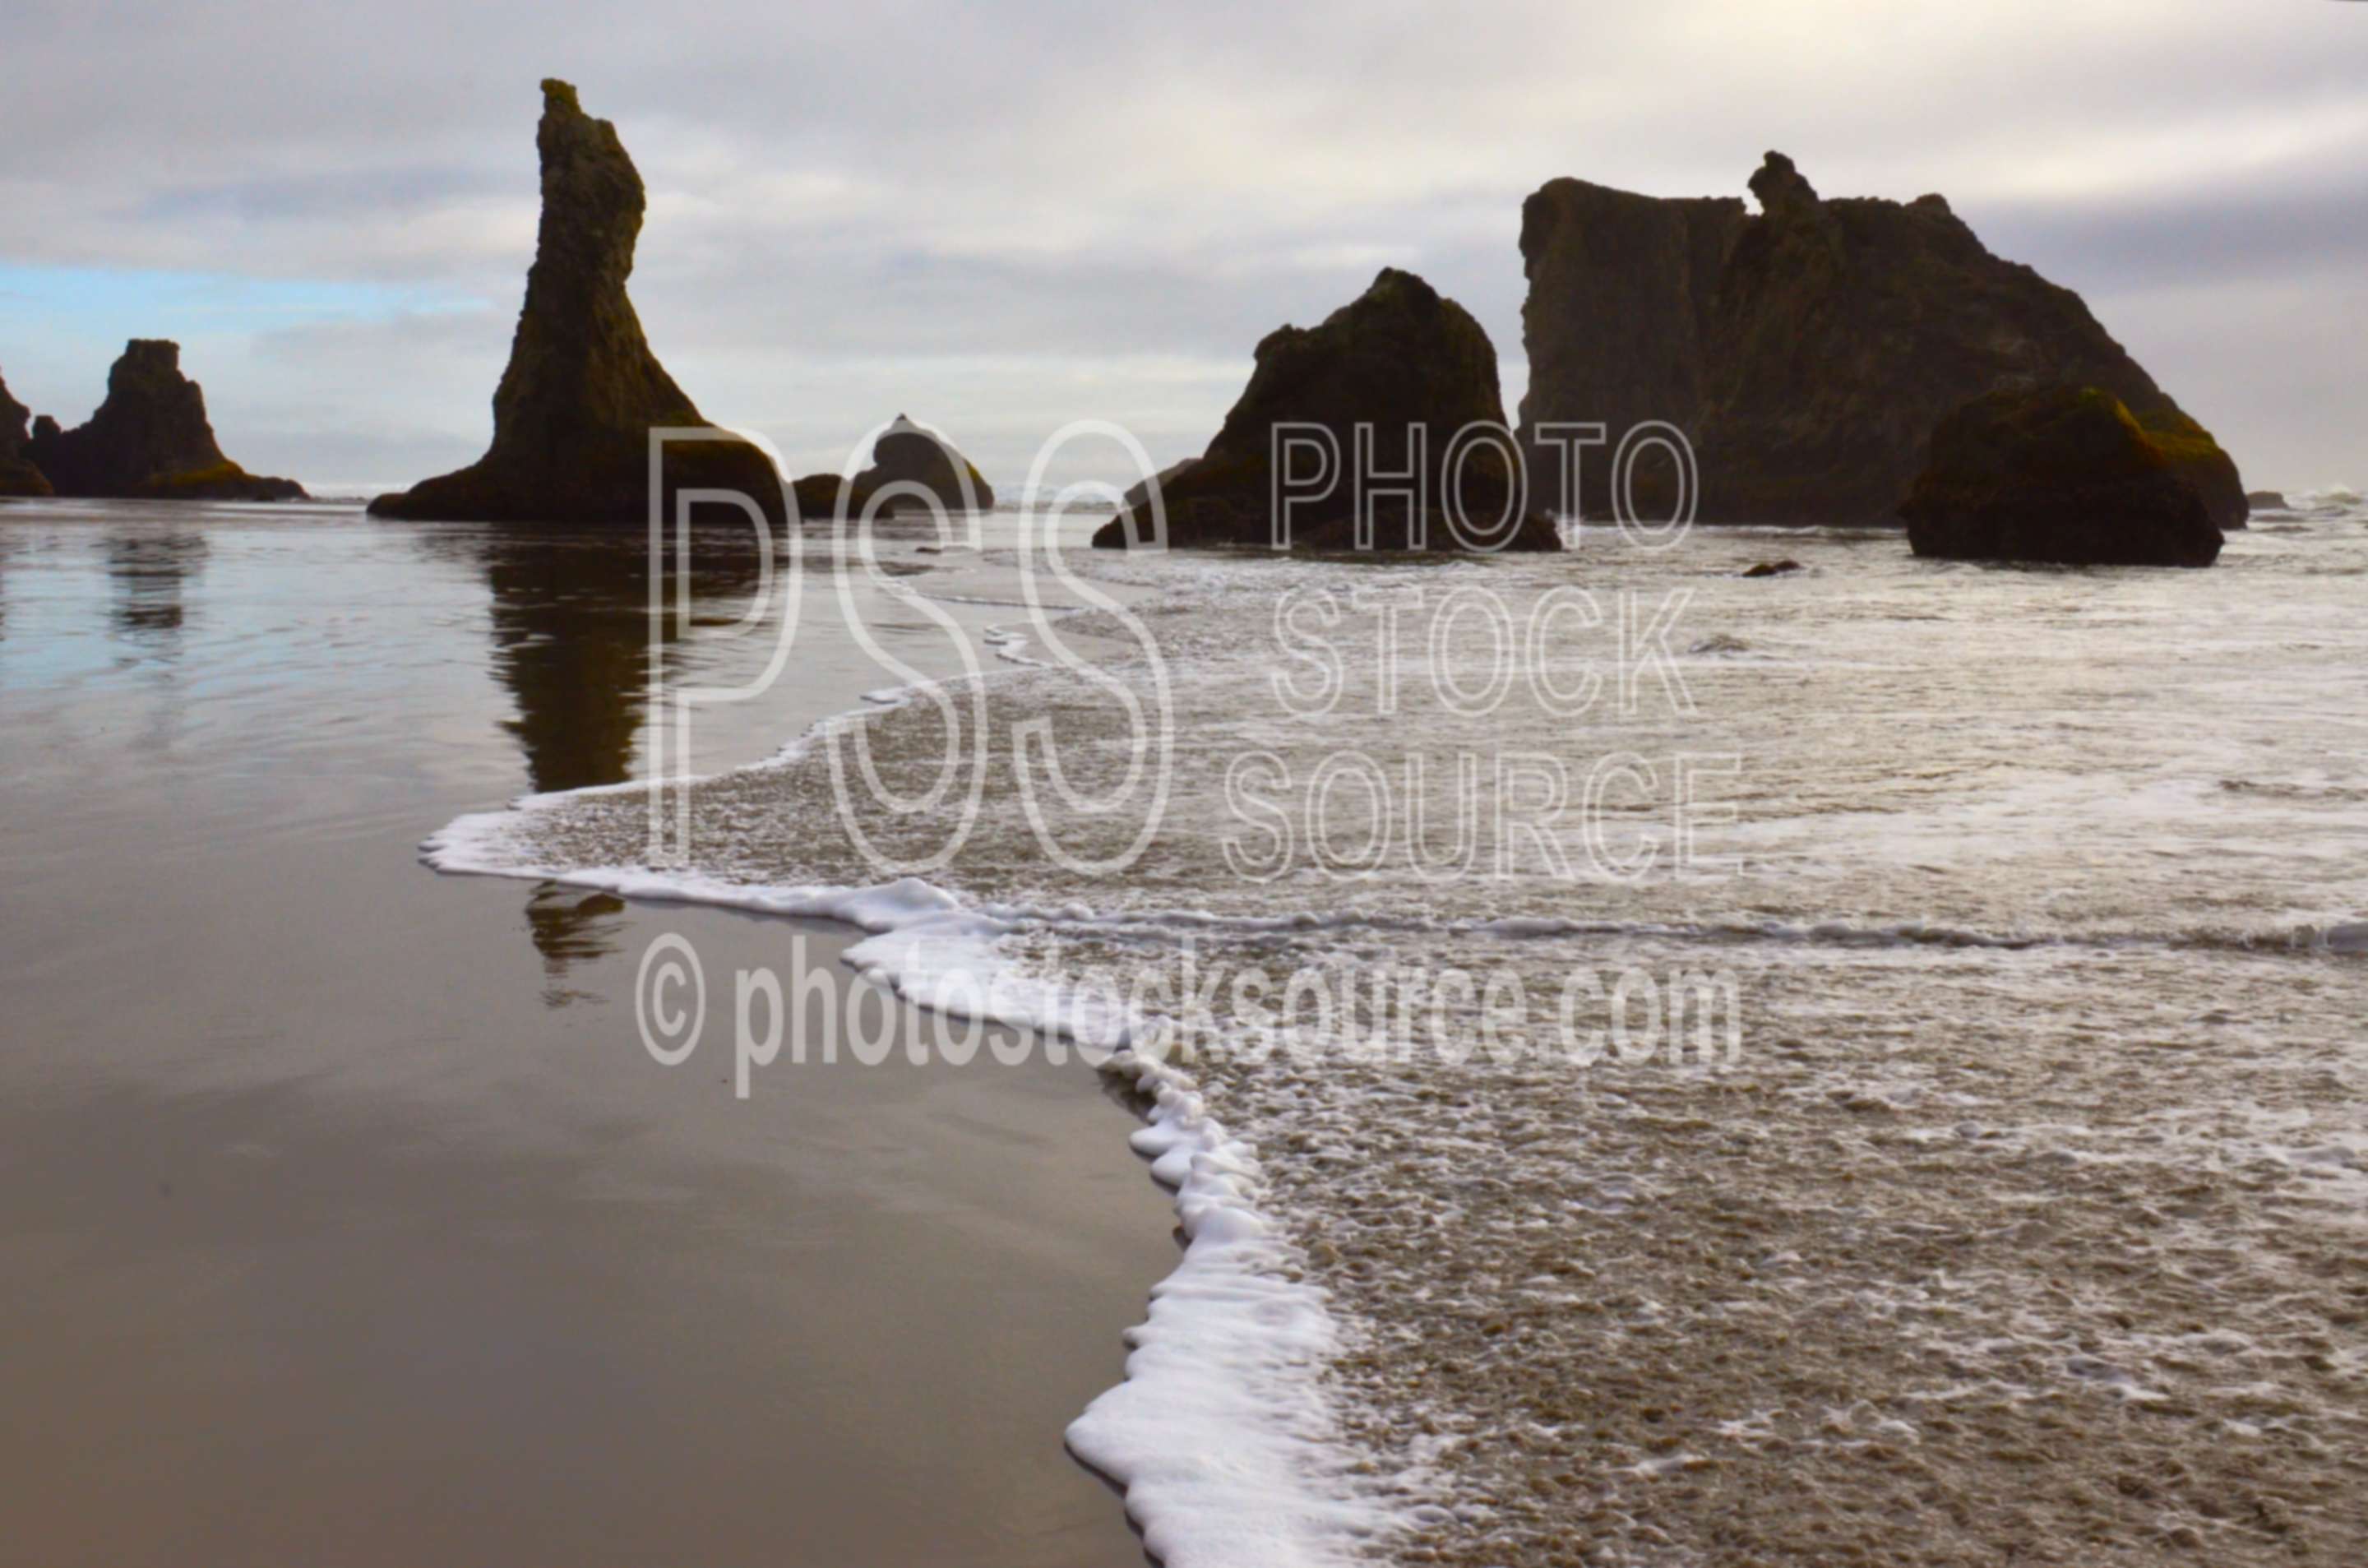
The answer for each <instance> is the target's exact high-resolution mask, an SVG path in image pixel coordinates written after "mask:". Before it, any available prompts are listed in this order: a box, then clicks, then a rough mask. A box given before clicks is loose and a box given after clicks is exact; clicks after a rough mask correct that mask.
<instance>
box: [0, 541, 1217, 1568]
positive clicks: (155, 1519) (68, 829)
mask: <svg viewBox="0 0 2368 1568" xmlns="http://www.w3.org/2000/svg"><path fill="white" fill-rule="evenodd" d="M908 553H909V552H908ZM700 559H701V560H702V561H706V562H714V563H715V564H716V570H714V571H713V572H712V573H711V574H707V575H705V576H702V578H701V579H700V594H699V596H698V598H697V600H696V604H695V610H696V613H697V616H698V618H699V619H700V620H701V621H702V622H715V621H720V620H727V619H731V618H732V617H733V616H734V615H736V614H737V612H738V610H739V608H740V605H739V599H740V597H741V596H742V595H744V594H745V593H746V591H747V587H748V585H749V583H750V582H751V581H752V575H751V574H752V571H753V562H751V561H750V560H749V559H748V558H747V555H746V549H745V547H741V548H736V549H735V548H734V545H733V543H732V542H731V541H730V540H706V541H702V543H701V550H700ZM921 563H922V562H920V560H919V559H918V558H914V559H912V560H909V561H908V562H907V564H908V565H912V566H917V565H919V564H921ZM947 570H949V572H951V571H952V570H954V568H952V567H951V564H949V565H948V567H947ZM646 586H647V581H646V562H645V560H644V558H643V554H642V546H641V541H640V540H635V539H624V540H620V539H615V538H603V537H598V536H594V537H576V538H569V537H539V538H534V539H520V538H518V537H516V536H514V535H505V534H501V533H497V532H493V531H489V530H481V529H471V528H418V527H411V526H404V525H388V524H378V523H370V522H368V521H366V520H364V519H363V518H362V517H359V515H358V514H357V513H356V512H354V511H353V510H352V509H350V508H334V507H285V508H280V507H273V508H237V507H211V506H198V507H171V506H130V505H99V504H91V505H79V506H78V505H71V504H64V505H43V506H7V507H0V733H5V734H6V737H7V741H6V749H5V753H0V780H5V797H4V798H5V799H6V802H7V806H8V810H7V812H6V815H5V819H0V855H5V858H6V866H7V872H8V876H7V883H6V891H5V892H0V1278H5V1279H6V1282H7V1288H6V1290H5V1291H0V1345H5V1346H6V1355H5V1356H0V1474H5V1477H6V1479H5V1480H0V1521H5V1523H0V1560H6V1561H8V1562H43V1563H64V1562H93V1563H97V1562H105V1563H109V1564H125V1563H142V1562H155V1563H166V1562H271V1561H313V1562H343V1563H364V1562H388V1563H407V1564H408V1563H418V1562H569V1563H600V1562H615V1563H627V1562H633V1563H646V1562H659V1561H696V1562H730V1563H745V1564H751V1565H754V1564H760V1563H761V1564H767V1565H774V1564H780V1563H800V1562H803V1563H814V1564H829V1565H831V1568H837V1565H838V1564H842V1563H847V1562H946V1563H954V1562H961V1563H975V1564H982V1565H985V1564H1004V1563H1013V1562H1030V1563H1035V1562H1060V1563H1074V1564H1077V1565H1079V1568H1086V1565H1091V1564H1106V1565H1119V1564H1124V1563H1129V1562H1135V1563H1139V1562H1141V1561H1142V1556H1141V1551H1140V1548H1139V1546H1138V1544H1137V1542H1136V1541H1135V1540H1134V1538H1133V1535H1132V1534H1131V1533H1130V1532H1129V1531H1128V1529H1127V1528H1126V1527H1125V1524H1124V1522H1123V1518H1122V1516H1121V1512H1120V1509H1119V1507H1118V1506H1117V1505H1116V1503H1115V1501H1114V1499H1113V1498H1112V1497H1111V1495H1110V1492H1109V1489H1108V1487H1107V1486H1106V1484H1105V1483H1103V1482H1102V1481H1101V1480H1100V1479H1099V1478H1098V1477H1096V1476H1094V1475H1092V1474H1090V1473H1089V1472H1087V1471H1085V1470H1084V1469H1082V1468H1081V1467H1080V1466H1078V1465H1077V1464H1076V1462H1075V1461H1074V1460H1072V1459H1071V1458H1070V1457H1069V1456H1068V1455H1067V1454H1066V1453H1065V1452H1064V1450H1063V1449H1062V1445H1061V1429H1062V1427H1063V1426H1064V1424H1065V1423H1066V1422H1067V1421H1068V1420H1069V1418H1070V1417H1071V1416H1072V1415H1075V1414H1076V1411H1077V1410H1078V1409H1079V1408H1080V1407H1082V1406H1083V1405H1084V1403H1086V1402H1087V1400H1088V1399H1090V1398H1091V1397H1092V1396H1093V1395H1094V1394H1095V1393H1096V1392H1099V1390H1100V1389H1102V1388H1103V1387H1105V1386H1106V1385H1108V1384H1109V1383H1110V1382H1111V1381H1114V1380H1115V1379H1116V1378H1117V1377H1118V1375H1119V1371H1120V1367H1121V1356H1122V1346H1121V1343H1120V1339H1119V1333H1120V1330H1121V1328H1122V1327H1123V1326H1124V1324H1127V1323H1128V1322H1130V1321H1132V1319H1133V1317H1135V1316H1136V1315H1138V1314H1139V1312H1140V1311H1141V1304H1142V1300H1143V1295H1144V1290H1146V1289H1147V1288H1148V1287H1149V1286H1150V1284H1151V1283H1152V1282H1153V1281H1154V1280H1155V1279H1156V1278H1157V1277H1158V1276H1159V1275H1160V1274H1161V1273H1163V1272H1164V1271H1165V1270H1167V1268H1169V1267H1172V1266H1173V1263H1174V1258H1175V1248H1174V1245H1173V1244H1172V1242H1171V1241H1170V1239H1169V1235H1168V1227H1169V1224H1170V1218H1169V1213H1168V1208H1167V1203H1166V1202H1165V1201H1164V1199H1162V1197H1161V1196H1160V1194H1159V1193H1158V1191H1157V1189H1156V1187H1153V1186H1152V1184H1151V1183H1150V1182H1148V1181H1147V1180H1146V1179H1145V1178H1144V1174H1143V1170H1142V1166H1141V1165H1140V1162H1138V1161H1137V1160H1136V1159H1135V1158H1134V1157H1133V1155H1132V1154H1131V1153H1129V1152H1128V1150H1127V1148H1126V1146H1125V1143H1124V1138H1125V1136H1126V1133H1127V1132H1128V1131H1129V1130H1130V1129H1131V1128H1132V1127H1133V1120H1132V1119H1131V1117H1130V1115H1129V1113H1128V1111H1127V1110H1126V1109H1124V1108H1121V1107H1119V1106H1116V1105H1113V1104H1111V1103H1110V1102H1109V1101H1108V1100H1107V1099H1106V1098H1105V1097H1104V1096H1101V1095H1100V1094H1099V1093H1098V1092H1097V1081H1096V1080H1095V1078H1094V1077H1093V1075H1092V1074H1089V1073H1087V1072H1085V1071H1084V1070H1083V1069H1080V1068H1077V1067H1076V1066H1075V1065H1074V1064H1072V1065H1071V1066H1070V1067H1069V1068H1067V1069H1065V1070H1063V1069H1059V1068H1055V1067H1054V1066H1053V1065H1052V1064H1051V1063H1049V1062H1042V1061H1041V1060H1032V1059H1031V1061H1030V1062H1029V1063H1028V1065H1027V1066H1026V1067H1025V1068H1024V1069H1019V1070H1012V1071H1002V1072H996V1073H993V1074H981V1073H969V1074H965V1073H961V1072H958V1071H955V1070H953V1069H951V1068H950V1067H946V1066H943V1065H924V1066H917V1067H916V1066H911V1065H908V1064H906V1062H905V1060H904V1058H903V1057H902V1056H901V1055H898V1056H896V1057H894V1058H892V1060H891V1061H890V1062H889V1063H888V1064H887V1065H885V1066H883V1067H882V1068H879V1069H867V1068H861V1067H860V1066H856V1065H849V1066H848V1068H847V1070H845V1071H837V1070H826V1069H825V1068H823V1067H821V1066H819V1065H811V1066H808V1067H805V1068H801V1069H799V1070H797V1071H796V1073H795V1074H791V1070H790V1069H789V1067H788V1066H787V1065H786V1064H785V1065H784V1066H783V1067H782V1068H781V1070H780V1072H779V1073H777V1074H774V1075H773V1076H771V1077H770V1078H768V1082H767V1084H766V1085H765V1088H766V1093H765V1094H764V1095H763V1096H761V1097H759V1098H757V1099H755V1100H752V1101H750V1102H747V1103H743V1102H741V1101H738V1100H736V1099H734V1097H733V1096H732V1090H731V1087H730V1076H731V1074H730V1070H729V1067H728V1065H727V1064H726V1062H725V1061H723V1060H717V1059H714V1058H713V1057H712V1056H708V1057H700V1058H698V1059H695V1060H694V1062H692V1063H690V1064H686V1065H685V1066H684V1067H682V1068H679V1069H675V1070H668V1069H665V1068H661V1067H659V1066H658V1065H656V1064H655V1062H652V1061H651V1060H650V1058H649V1056H648V1054H647V1053H646V1052H645V1051H644V1049H643V1044H642V1041H641V1040H640V1039H639V1038H638V1035H637V1033H636V1029H635V1023H634V1013H633V1006H632V997H633V994H634V989H635V982H636V966H637V964H638V962H639V960H640V958H641V955H642V953H643V949H644V947H645V946H646V945H647V944H648V943H649V941H650V940H651V939H652V938H653V937H655V936H658V935H660V934H661V933H666V932H678V933H680V934H682V935H684V936H685V937H687V938H688V939H689V940H691V941H692V942H693V943H694V944H695V945H696V947H697V949H698V950H699V951H700V953H701V954H702V955H703V957H704V958H705V960H706V961H707V962H708V963H709V964H710V965H711V966H713V969H714V971H715V972H716V980H715V982H714V983H715V984H716V985H717V986H718V987H719V994H720V997H721V998H722V999H720V1000H719V1001H718V1003H717V1004H716V1006H717V1007H718V1009H719V1010H721V1009H722V1008H723V1006H725V1002H726V1000H728V997H729V994H730V991H729V981H728V980H727V979H725V978H724V976H725V975H728V973H729V972H730V971H731V970H733V969H735V968H744V967H754V966H758V965H762V966H766V967H768V968H771V969H773V970H775V971H779V973H780V977H781V979H782V981H783V983H785V984H792V983H795V981H796V979H797V978H798V975H799V972H800V970H799V965H798V962H797V961H796V960H797V958H798V956H799V953H800V949H798V948H797V947H795V946H793V944H795V943H803V958H804V960H805V961H806V962H807V963H809V964H811V965H813V966H815V967H817V968H818V969H819V970H820V971H822V972H824V973H825V974H827V975H829V976H832V977H834V984H835V985H837V986H838V987H839V989H838V991H837V993H836V994H838V995H840V996H842V997H843V998H849V999H851V998H854V997H855V996H857V995H858V994H859V993H867V994H870V995H871V1002H872V1005H873V1006H875V1007H877V1008H878V1009H879V1010H880V1013H881V1015H882V1016H883V1017H889V1018H891V1019H893V1020H894V1028H896V1029H897V1030H898V1031H899V1034H900V1037H901V1035H902V1033H904V1032H905V1031H909V1030H910V1029H911V1028H913V1020H912V1015H911V1013H910V1010H909V1009H905V1008H901V1007H897V1006H892V1005H890V1004H889V1003H888V1001H887V999H886V998H885V997H884V996H883V995H882V994H880V993H878V991H877V989H876V988H871V987H863V986H862V985H861V984H860V982H859V981H858V980H857V979H856V977H855V976H854V975H853V973H852V971H848V970H847V969H846V968H845V967H844V966H843V965H842V964H841V963H840V961H839V958H840V955H841V954H842V952H843V951H844V949H845V948H846V946H847V944H848V940H849V939H850V937H849V934H848V932H847V931H846V930H845V929H844V928H843V927H837V926H813V925H810V924H804V925H796V926H792V925H790V924H787V923H783V922H779V921H755V920H750V919H747V918H746V917H743V916H739V915H731V914H727V913H723V912H720V911H714V910H697V909H687V908H683V907H680V906H670V907H667V906H629V905H627V904H625V903H621V902H620V901H619V900H616V899H613V898H608V897H604V896H600V895H598V894H587V893H586V892H581V891H579V890H574V889H567V888H562V887H557V886H553V885H547V884H542V883H539V882H525V883H521V882H511V881H487V880H476V879H461V878H448V877H438V876H437V875H435V874H434V873H433V872H432V871H430V870H428V869H426V868H424V867H423V866H421V865H420V863H419V858H418V850H417V846H418V843H419V841H420V840H421V838H423V837H424V836H425V835H427V834H428V833H429V832H431V831H433V830H434V829H436V828H437V827H438V826H440V825H441V824H443V823H445V822H446V821H448V820H450V818H451V817H452V816H454V815H456V814H457V813H459V812H463V811H467V810H472V809H482V808H484V807H487V806H491V805H495V804H497V803H498V802H500V801H504V800H506V799H507V798H509V797H511V796H513V795H516V794H518V793H520V792H522V791H526V790H553V789H564V788H571V787H575V786H579V785H596V784H601V783H608V782H612V781H615V780H617V779H620V778H624V777H626V776H627V775H628V774H629V772H630V771H631V770H632V769H635V768H638V767H643V766H645V764H646V759H647V756H648V753H649V749H650V736H651V733H652V730H651V715H650V710H649V706H648V704H647V702H646V701H645V699H644V692H643V684H644V681H645V679H646V677H647V675H648V673H649V672H648V669H647V665H648V659H649V650H648V638H647V632H646V624H647V622H646ZM836 600H837V596H836V595H833V594H817V596H816V608H817V611H818V612H819V611H821V610H827V609H835V608H836ZM856 606H857V608H858V610H859V612H860V614H861V615H862V616H863V617H864V619H865V620H866V623H867V625H868V626H869V627H870V628H871V631H873V633H874V635H875V636H876V638H877V639H878V640H879V641H880V642H882V644H883V645H885V646H886V647H888V648H890V649H892V650H897V651H901V653H902V654H903V655H904V656H905V657H906V658H907V659H909V660H912V661H914V662H916V663H918V664H922V665H928V664H929V663H930V662H931V661H932V660H939V661H942V660H943V657H944V648H943V645H942V642H940V641H939V640H938V639H937V635H936V632H935V631H934V629H925V628H919V627H916V625H915V624H914V618H913V617H912V615H911V614H910V612H909V606H907V605H905V604H904V603H902V602H898V601H890V600H887V599H883V598H877V597H871V596H870V593H869V590H868V589H867V590H865V592H864V593H863V594H861V595H859V596H858V598H857V600H856ZM948 613H950V614H953V615H955V616H957V617H958V618H962V619H963V623H964V624H965V625H968V626H970V627H971V628H972V629H973V631H978V632H979V633H980V634H981V635H984V629H985V627H986V626H987V625H988V624H989V621H990V618H991V617H992V616H993V615H996V614H1000V613H1004V612H999V611H994V610H990V609H987V608H975V609H970V608H962V607H954V608H951V609H950V610H949V611H948ZM836 624H837V623H835V622H834V621H832V620H831V619H828V618H827V617H826V616H824V615H822V614H820V613H817V617H816V619H815V620H814V622H812V623H811V624H810V627H809V632H810V634H809V635H806V636H804V637H803V638H802V640H801V642H800V657H799V659H798V661H797V663H796V664H795V665H794V666H793V668H792V669H791V672H790V676H789V677H788V678H786V679H784V680H782V681H780V682H779V683H777V684H776V685H775V687H773V688H772V689H770V690H769V691H768V692H767V693H766V694H765V695H764V696H763V697H762V698H761V699H758V700H757V701H755V702H752V703H750V704H747V705H745V706H743V707H741V708H738V709H734V710H714V711H709V712H706V713H702V714H701V715H700V723H699V727H698V729H697V730H696V732H695V740H696V743H697V748H698V749H697V753H696V756H695V758H694V760H695V761H696V762H698V763H699V764H700V766H725V765H729V764H731V763H734V762H745V761H747V760H750V759H753V758H755V757H758V756H765V755H768V754H769V753H770V752H772V751H773V750H774V749H776V747H777V746H778V745H779V744H780V740H781V739H782V738H783V736H785V735H786V734H790V733H795V732H796V731H797V730H798V729H799V728H801V727H803V725H805V724H806V723H808V722H811V721H812V720H813V719H814V718H815V717H817V716H819V715H821V714H825V713H828V712H832V711H836V710H840V709H843V708H846V707H848V706H851V705H855V704H857V703H858V702H859V701H860V696H861V694H862V693H863V692H864V691H866V690H869V689H871V688H873V687H877V686H879V685H881V684H882V683H883V681H884V679H885V678H886V677H884V676H882V672H881V671H880V670H879V669H878V668H877V667H876V666H875V665H874V663H873V661H872V660H871V658H870V657H869V656H868V655H866V654H864V653H861V652H860V649H858V648H857V647H856V645H855V644H854V643H853V642H852V641H851V639H850V638H849V637H848V635H847V634H846V633H845V632H844V631H843V629H842V630H840V631H837V634H836V635H834V634H832V633H833V628H834V626H835V625H836ZM925 633H926V634H925ZM667 653H668V654H669V656H670V657H671V656H674V655H681V656H682V659H683V662H684V664H685V665H686V666H687V668H688V669H689V671H690V672H691V673H693V674H695V675H698V676H700V677H701V678H708V679H712V680H715V681H718V682H723V681H727V680H736V679H738V678H739V677H740V676H742V675H744V674H745V673H746V665H747V663H748V661H749V660H750V659H751V658H752V657H753V656H754V653H755V650H754V649H752V648H746V647H740V646H723V647H718V648H715V649H713V650H710V649H707V648H705V647H703V646H692V645H688V644H685V645H678V646H676V647H673V648H670V649H668V650H667ZM950 667H951V666H950ZM840 977H843V979H842V978H840ZM848 1005H849V1006H851V1005H852V1002H851V1001H849V1002H848ZM712 1049H718V1048H714V1047H712V1048H711V1050H712Z"/></svg>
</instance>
